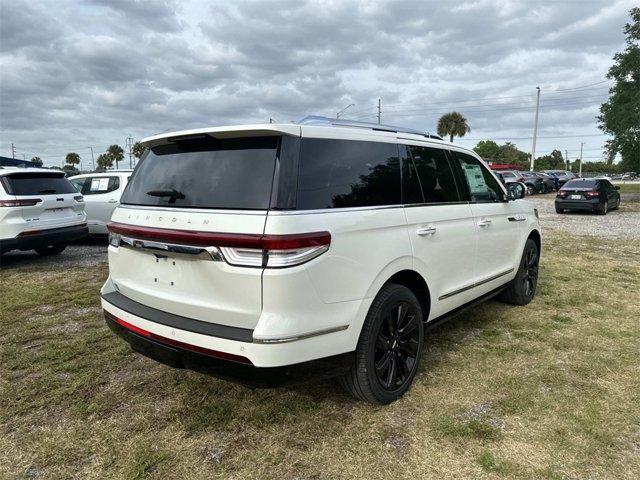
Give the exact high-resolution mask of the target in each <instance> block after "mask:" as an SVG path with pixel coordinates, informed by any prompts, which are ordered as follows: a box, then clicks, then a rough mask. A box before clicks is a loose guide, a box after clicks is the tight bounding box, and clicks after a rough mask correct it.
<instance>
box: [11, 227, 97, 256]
mask: <svg viewBox="0 0 640 480" xmlns="http://www.w3.org/2000/svg"><path fill="white" fill-rule="evenodd" d="M87 234H88V229H87V224H86V223H82V224H80V225H74V226H72V227H63V228H52V229H49V230H39V231H34V232H23V233H21V234H20V235H18V236H17V237H14V238H7V239H3V240H0V252H2V253H4V252H8V251H10V250H33V249H34V248H39V247H46V246H48V245H55V244H58V243H68V242H72V241H74V240H79V239H81V238H84V237H86V236H87Z"/></svg>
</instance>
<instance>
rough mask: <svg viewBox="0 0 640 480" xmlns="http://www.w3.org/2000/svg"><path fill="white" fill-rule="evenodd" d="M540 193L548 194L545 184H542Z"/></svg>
mask: <svg viewBox="0 0 640 480" xmlns="http://www.w3.org/2000/svg"><path fill="white" fill-rule="evenodd" d="M541 191H542V193H549V187H548V186H547V184H546V183H543V184H542V189H541Z"/></svg>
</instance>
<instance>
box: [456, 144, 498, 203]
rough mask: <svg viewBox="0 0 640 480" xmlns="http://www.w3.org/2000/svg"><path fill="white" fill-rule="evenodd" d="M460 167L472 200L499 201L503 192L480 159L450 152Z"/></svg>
mask: <svg viewBox="0 0 640 480" xmlns="http://www.w3.org/2000/svg"><path fill="white" fill-rule="evenodd" d="M451 154H452V155H453V158H455V159H457V161H458V162H459V163H460V167H461V168H462V173H463V177H464V178H465V179H466V183H467V187H468V188H469V194H470V196H471V201H472V202H501V201H503V200H504V193H503V191H502V188H501V187H500V184H499V183H498V181H497V180H496V179H495V178H494V176H493V175H491V172H489V170H487V169H486V168H485V167H484V166H483V165H482V163H480V161H479V160H478V159H477V158H475V157H472V156H471V155H467V154H466V153H460V152H451Z"/></svg>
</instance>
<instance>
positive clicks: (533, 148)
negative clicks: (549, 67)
mask: <svg viewBox="0 0 640 480" xmlns="http://www.w3.org/2000/svg"><path fill="white" fill-rule="evenodd" d="M536 89H537V90H538V95H537V97H536V119H535V120H534V122H533V145H532V146H531V171H532V172H533V163H534V162H535V160H536V137H537V136H538V110H539V109H540V87H536Z"/></svg>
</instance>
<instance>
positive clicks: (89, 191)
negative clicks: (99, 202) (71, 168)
mask: <svg viewBox="0 0 640 480" xmlns="http://www.w3.org/2000/svg"><path fill="white" fill-rule="evenodd" d="M119 187H120V179H119V178H118V177H89V178H86V179H85V182H84V185H83V186H82V194H83V195H99V194H101V193H109V192H114V191H115V190H117V189H118V188H119Z"/></svg>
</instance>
